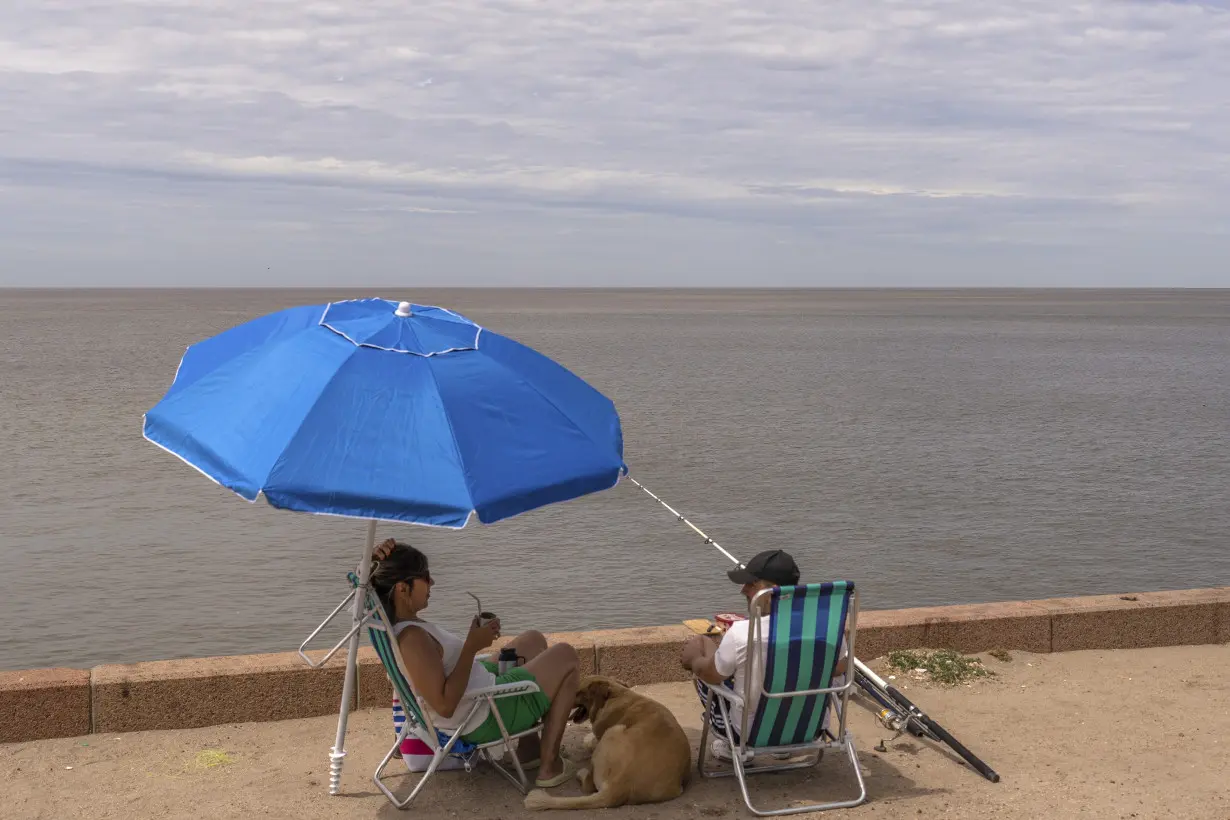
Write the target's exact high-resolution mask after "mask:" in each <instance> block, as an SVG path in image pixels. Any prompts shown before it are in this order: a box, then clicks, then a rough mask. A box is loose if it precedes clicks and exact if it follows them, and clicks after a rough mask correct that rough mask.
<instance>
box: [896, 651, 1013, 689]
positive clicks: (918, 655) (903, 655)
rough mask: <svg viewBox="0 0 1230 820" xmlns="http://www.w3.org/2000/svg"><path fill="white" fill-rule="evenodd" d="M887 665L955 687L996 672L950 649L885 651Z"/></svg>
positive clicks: (899, 670)
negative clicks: (886, 652) (886, 653)
mask: <svg viewBox="0 0 1230 820" xmlns="http://www.w3.org/2000/svg"><path fill="white" fill-rule="evenodd" d="M888 664H889V666H891V667H893V669H896V670H897V671H898V672H905V673H910V674H913V675H914V676H916V677H921V678H926V679H929V680H933V681H935V682H936V683H942V684H944V685H945V686H955V685H956V684H958V683H965V682H966V681H968V680H972V679H974V678H985V677H988V676H992V675H994V674H995V673H994V672H992V671H991V670H989V669H987V668H986V667H985V666H983V665H982V661H980V660H978V659H977V658H967V657H965V656H964V655H962V654H960V653H959V652H954V651H952V650H951V649H939V650H936V651H934V652H928V651H925V650H919V651H916V652H910V651H906V650H898V651H895V652H889V653H888Z"/></svg>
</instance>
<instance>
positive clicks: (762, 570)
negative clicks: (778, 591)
mask: <svg viewBox="0 0 1230 820" xmlns="http://www.w3.org/2000/svg"><path fill="white" fill-rule="evenodd" d="M726 574H727V575H728V576H730V580H732V581H734V582H735V583H736V584H754V583H756V582H757V581H769V582H771V583H774V584H777V585H778V586H779V587H792V586H795V585H796V584H798V583H799V565H798V564H796V563H795V562H794V559H793V558H791V557H790V553H788V552H786V551H785V550H765V551H764V552H762V553H759V554H757V555H756V556H755V557H754V558H752V560H750V561H748V562H747V566H744V567H739V568H738V569H732V570H731V571H730V572H728V573H726Z"/></svg>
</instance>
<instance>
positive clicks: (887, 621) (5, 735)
mask: <svg viewBox="0 0 1230 820" xmlns="http://www.w3.org/2000/svg"><path fill="white" fill-rule="evenodd" d="M691 634H692V633H691V632H690V631H689V630H688V629H687V628H686V627H684V626H682V625H679V626H659V627H641V628H633V629H610V630H602V631H597V632H566V633H557V634H553V635H548V636H547V637H548V640H550V641H551V642H553V643H554V642H561V641H566V642H568V643H571V644H573V645H574V646H575V647H576V648H577V650H578V651H579V652H580V655H581V663H582V671H583V672H584V673H592V672H601V673H602V674H608V675H612V676H615V677H618V678H620V679H622V680H624V681H627V682H628V683H630V684H633V685H639V684H643V683H658V682H664V681H673V680H684V679H685V678H686V676H685V673H684V671H683V669H682V668H680V666H679V662H678V653H679V647H680V645H681V644H682V643H683V642H684V641H685V640H687V638H688V637H689V636H690V635H691ZM1219 643H1230V587H1214V588H1209V589H1189V590H1176V591H1168V592H1139V593H1130V594H1123V595H1095V596H1090V597H1083V598H1049V599H1043V600H1036V601H1012V602H1004V603H991V604H969V605H961V606H944V607H925V608H917V609H898V610H869V611H868V610H865V611H864V612H863V613H862V614H861V616H860V619H859V630H858V638H857V644H856V654H857V655H858V656H859V657H860V658H862V659H864V660H870V659H872V658H876V657H879V656H881V655H883V654H885V653H887V652H889V651H891V650H894V649H912V648H919V647H927V648H932V649H955V650H958V651H962V652H970V653H973V652H984V651H986V650H989V649H997V648H998V649H1017V650H1022V651H1028V652H1063V651H1069V650H1077V649H1133V648H1141V647H1155V646H1181V645H1182V646H1186V645H1199V644H1219ZM339 656H341V657H339V658H334V659H333V661H331V662H330V663H329V664H327V665H326V666H325V667H324V668H322V669H310V668H308V667H307V666H306V665H305V664H304V663H303V661H302V660H301V659H300V658H299V656H298V655H297V654H295V653H293V652H291V653H277V654H268V655H238V656H232V657H219V658H193V659H187V660H172V661H151V662H147V663H133V664H108V665H104V666H96V667H94V668H93V669H88V670H87V669H65V668H57V669H30V670H23V671H17V672H0V743H12V742H18V741H26V740H36V739H42V738H51V737H75V736H78V735H85V734H90V733H91V732H130V731H139V730H147V729H180V728H191V727H200V726H212V725H218V724H224V723H246V722H253V721H272V720H286V719H291V718H301V717H311V716H315V715H324V714H329V713H330V712H336V711H337V708H338V703H339V700H340V699H341V694H342V675H343V671H344V653H339ZM318 657H319V655H318ZM359 659H360V662H359V679H358V684H359V685H358V687H357V698H356V702H355V704H354V705H355V706H356V707H357V708H360V709H362V708H368V707H385V708H387V707H388V705H389V702H390V697H391V690H390V687H389V682H388V680H387V678H386V677H385V675H384V672H383V670H382V669H381V667H380V663H379V661H378V660H377V658H376V656H375V653H374V652H372V651H371V649H370V648H368V647H364V648H363V649H362V650H361V652H360V655H359Z"/></svg>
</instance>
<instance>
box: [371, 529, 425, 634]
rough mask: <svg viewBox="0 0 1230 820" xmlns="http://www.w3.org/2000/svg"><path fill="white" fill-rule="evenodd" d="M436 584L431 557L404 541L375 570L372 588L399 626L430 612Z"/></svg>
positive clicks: (398, 543)
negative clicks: (432, 594) (432, 591)
mask: <svg viewBox="0 0 1230 820" xmlns="http://www.w3.org/2000/svg"><path fill="white" fill-rule="evenodd" d="M433 583H434V582H433V581H432V579H431V573H430V572H429V571H428V569H427V556H426V555H424V554H423V553H422V552H420V551H419V550H417V549H415V548H414V547H412V546H410V545H409V544H403V543H401V542H400V541H398V542H397V543H395V544H394V545H393V549H392V550H391V551H390V552H389V554H388V555H387V556H385V557H384V558H383V559H382V560H380V561H377V562H376V566H375V568H374V569H373V570H372V588H373V589H375V590H376V594H377V595H378V596H379V597H380V603H381V604H383V605H384V611H385V612H387V613H388V615H389V617H390V618H392V619H393V621H395V622H396V621H399V620H405V619H406V618H413V617H414V616H415V615H416V614H418V612H419V611H420V610H423V609H426V608H427V601H428V599H429V598H430V597H431V585H432V584H433Z"/></svg>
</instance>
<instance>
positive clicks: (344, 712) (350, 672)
mask: <svg viewBox="0 0 1230 820" xmlns="http://www.w3.org/2000/svg"><path fill="white" fill-rule="evenodd" d="M375 548H376V521H375V519H373V520H371V521H369V522H367V546H366V547H365V548H364V550H363V561H362V563H360V564H359V588H358V589H356V590H355V596H354V617H353V620H352V622H351V624H352V627H357V626H358V625H359V622H360V621H362V620H363V608H364V606H366V605H367V585H368V582H369V581H370V580H371V574H372V551H373V550H374V549H375ZM361 631H362V630H360V629H355V630H354V634H353V635H351V636H350V646H349V648H348V649H347V651H346V680H345V682H344V683H343V684H342V706H341V709H340V710H338V714H337V739H336V740H335V741H334V742H333V750H332V751H331V752H330V754H329V794H339V793H340V792H341V782H342V763H343V761H344V760H345V758H346V745H345V744H346V721H347V719H348V718H349V717H350V702H351V699H352V698H353V697H354V690H355V678H357V677H358V664H359V633H360V632H361Z"/></svg>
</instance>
